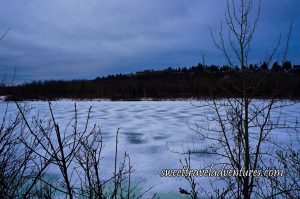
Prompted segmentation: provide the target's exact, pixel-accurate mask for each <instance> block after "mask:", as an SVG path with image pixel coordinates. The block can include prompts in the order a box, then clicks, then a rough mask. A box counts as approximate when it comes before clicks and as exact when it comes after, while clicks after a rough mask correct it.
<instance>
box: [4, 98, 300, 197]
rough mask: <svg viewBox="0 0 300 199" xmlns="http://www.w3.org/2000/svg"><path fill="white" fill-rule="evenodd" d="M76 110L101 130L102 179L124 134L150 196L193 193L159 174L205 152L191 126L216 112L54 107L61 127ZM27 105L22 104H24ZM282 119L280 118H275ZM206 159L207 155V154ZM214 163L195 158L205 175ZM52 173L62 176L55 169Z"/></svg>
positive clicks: (186, 106)
mask: <svg viewBox="0 0 300 199" xmlns="http://www.w3.org/2000/svg"><path fill="white" fill-rule="evenodd" d="M75 102H76V104H77V109H78V117H79V118H78V120H79V121H80V124H81V125H83V124H84V122H85V119H86V117H87V112H88V109H89V107H90V106H92V113H91V120H90V124H95V123H96V124H100V125H101V131H102V134H103V139H104V150H103V153H102V156H103V157H104V159H103V160H102V164H101V173H102V176H103V177H104V178H105V177H108V176H111V175H112V172H113V161H114V159H113V156H114V149H115V135H116V132H117V129H118V128H120V131H119V132H120V135H119V146H118V147H119V150H118V152H119V157H120V159H119V160H120V161H121V157H122V156H123V154H124V153H125V151H126V152H128V153H129V155H130V157H131V160H132V165H133V167H134V169H135V172H134V174H133V177H134V180H135V181H136V182H141V185H143V187H144V189H147V188H149V187H150V186H153V188H152V189H151V191H150V192H149V193H148V195H149V196H150V195H151V194H153V193H156V192H159V193H162V194H166V193H168V192H173V193H174V192H175V193H176V192H178V188H179V187H183V188H186V189H188V185H187V183H186V181H185V180H184V179H183V178H181V177H172V178H169V177H160V171H161V170H162V169H166V168H177V169H178V168H181V164H180V162H179V159H183V158H185V157H187V156H185V155H182V154H180V153H177V152H182V151H184V150H187V148H188V147H190V146H192V145H197V146H201V145H202V146H204V145H205V144H206V140H203V139H202V138H201V137H200V136H199V135H198V134H196V133H195V132H193V131H192V130H191V129H190V128H189V126H193V123H195V121H197V122H200V123H201V122H203V123H205V122H206V121H205V117H204V116H205V115H207V114H212V112H208V111H205V110H203V109H201V108H197V107H195V106H193V105H192V104H191V103H190V101H130V102H127V101H71V100H61V101H54V102H52V107H53V110H54V115H55V117H56V119H57V122H58V124H59V125H61V127H62V128H63V127H65V126H66V124H67V123H68V122H69V121H70V120H71V119H72V118H73V117H74V103H75ZM22 103H23V102H22ZM25 103H26V104H28V105H30V106H31V107H33V108H34V109H33V110H32V113H39V114H40V115H47V113H48V116H49V109H48V103H47V102H44V101H34V102H25ZM6 104H7V103H6V102H0V110H1V111H0V118H2V117H3V114H4V110H5V109H6ZM282 112H283V113H284V116H283V117H285V118H286V119H287V121H290V120H295V119H296V118H297V117H299V113H300V105H299V104H297V105H293V106H288V107H286V108H285V109H284V110H283V111H282ZM16 113H17V109H16V106H15V104H14V103H9V104H8V115H11V116H14V115H15V114H16ZM274 114H278V113H274ZM272 136H273V137H274V138H275V139H277V140H278V141H279V142H280V143H282V144H289V143H290V137H289V135H288V133H287V132H278V131H275V133H274V134H273V135H272ZM204 153H205V151H204ZM212 160H213V157H212V156H211V155H203V156H202V157H201V158H199V157H193V168H196V169H201V168H203V167H204V166H205V165H207V164H208V163H209V162H210V161H212ZM49 172H52V173H53V172H54V173H55V172H58V171H57V170H56V169H52V170H50V171H49ZM199 182H201V185H202V186H204V187H205V186H207V184H208V183H207V179H206V178H201V179H200V178H199Z"/></svg>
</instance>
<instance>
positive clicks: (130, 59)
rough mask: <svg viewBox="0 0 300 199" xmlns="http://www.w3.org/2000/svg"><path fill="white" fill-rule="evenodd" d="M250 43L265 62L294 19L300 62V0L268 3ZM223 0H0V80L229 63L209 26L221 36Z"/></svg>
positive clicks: (293, 50) (294, 47)
mask: <svg viewBox="0 0 300 199" xmlns="http://www.w3.org/2000/svg"><path fill="white" fill-rule="evenodd" d="M262 2H263V5H262V13H261V19H260V22H259V26H258V29H257V32H256V37H255V40H254V41H253V45H252V52H253V54H252V55H251V58H252V60H253V61H258V60H260V59H263V58H264V56H265V54H266V52H267V51H268V50H270V49H271V48H272V47H273V46H274V43H275V42H276V40H277V38H278V37H279V33H282V38H283V39H284V38H285V37H286V33H287V31H288V26H289V23H290V21H291V20H292V19H293V20H294V29H293V36H292V40H291V45H290V51H289V59H291V60H292V61H293V62H295V63H300V58H299V54H300V51H299V46H300V43H299V38H297V37H299V36H298V35H300V34H299V33H300V24H299V23H300V17H299V10H298V9H299V7H300V1H298V0H286V1H280V0H263V1H262ZM224 7H225V1H220V0H151V1H149V0H127V1H124V0H51V1H40V0H31V1H27V0H15V1H11V0H1V1H0V33H3V32H5V30H6V29H7V28H8V27H11V28H12V29H11V31H10V32H9V34H8V35H7V36H6V37H5V39H4V40H2V41H1V42H0V68H1V70H0V74H1V75H2V74H8V75H9V74H12V73H13V71H14V68H16V70H17V80H18V81H29V80H33V79H73V78H94V77H96V76H101V75H107V74H110V73H120V72H132V71H137V70H143V69H146V68H155V69H158V68H162V67H165V66H183V65H184V66H189V65H192V64H196V63H198V62H199V61H200V52H201V50H202V51H204V52H205V53H206V61H207V63H210V64H213V63H214V64H224V63H225V60H224V59H223V58H222V55H221V54H220V53H219V52H218V51H217V50H216V48H215V47H214V46H213V43H212V40H211V38H210V33H209V27H211V28H212V30H213V31H218V29H219V25H220V20H222V19H223V16H224Z"/></svg>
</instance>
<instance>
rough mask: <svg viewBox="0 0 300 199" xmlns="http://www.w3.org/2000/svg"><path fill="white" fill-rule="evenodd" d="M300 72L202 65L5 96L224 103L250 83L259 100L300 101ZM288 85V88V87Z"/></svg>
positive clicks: (37, 86) (30, 86) (27, 87)
mask: <svg viewBox="0 0 300 199" xmlns="http://www.w3.org/2000/svg"><path fill="white" fill-rule="evenodd" d="M299 74H300V70H298V69H296V67H294V68H293V66H292V64H291V62H289V61H286V62H284V63H283V64H282V65H280V64H279V63H278V62H275V63H274V64H273V65H272V67H270V68H269V67H268V65H267V63H266V62H264V63H262V64H261V65H257V64H255V65H252V64H250V65H249V67H247V68H243V69H241V68H238V67H235V68H233V67H229V66H222V67H218V66H216V65H211V66H206V65H203V64H200V63H199V64H198V65H196V66H192V67H178V68H171V67H168V68H166V69H164V70H145V71H142V72H136V73H130V74H117V75H108V76H106V77H97V78H95V79H94V80H72V81H63V80H51V81H33V82H30V83H24V84H21V85H15V86H10V87H3V88H2V89H1V90H0V95H6V96H9V99H11V100H54V99H61V98H72V99H87V98H88V99H96V98H106V99H112V100H137V99H141V98H153V99H167V98H210V97H211V96H212V95H213V96H214V97H218V98H226V97H230V95H229V94H228V92H227V91H230V92H231V93H234V92H235V89H234V88H235V85H237V84H239V82H241V81H244V79H245V78H246V79H247V78H252V77H253V78H255V79H257V81H262V83H261V84H260V87H259V88H258V90H259V92H257V91H256V96H255V97H257V98H269V97H274V91H273V90H274V88H276V90H277V91H276V95H275V97H277V98H292V99H293V98H296V99H297V98H299V97H300V94H299V93H300V92H299V91H300V75H299ZM283 82H284V84H283Z"/></svg>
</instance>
